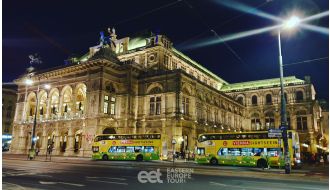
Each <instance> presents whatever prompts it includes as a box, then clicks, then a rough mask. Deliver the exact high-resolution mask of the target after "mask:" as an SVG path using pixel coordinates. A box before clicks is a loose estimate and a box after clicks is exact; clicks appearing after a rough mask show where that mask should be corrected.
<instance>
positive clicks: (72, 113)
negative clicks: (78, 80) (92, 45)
mask: <svg viewBox="0 0 330 190" xmlns="http://www.w3.org/2000/svg"><path fill="white" fill-rule="evenodd" d="M74 91H75V90H74ZM76 101H77V97H76V93H75V92H74V93H72V109H71V113H70V115H71V116H76V112H77V109H76V106H77V105H76Z"/></svg>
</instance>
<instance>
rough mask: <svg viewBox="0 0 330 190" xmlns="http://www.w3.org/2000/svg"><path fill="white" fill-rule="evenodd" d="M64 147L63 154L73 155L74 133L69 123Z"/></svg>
mask: <svg viewBox="0 0 330 190" xmlns="http://www.w3.org/2000/svg"><path fill="white" fill-rule="evenodd" d="M66 143H67V145H66V149H65V153H64V156H73V155H74V134H73V131H72V127H71V125H70V126H69V131H68V136H67V141H66Z"/></svg>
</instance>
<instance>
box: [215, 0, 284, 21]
mask: <svg viewBox="0 0 330 190" xmlns="http://www.w3.org/2000/svg"><path fill="white" fill-rule="evenodd" d="M215 2H216V3H218V4H221V5H224V6H226V7H228V8H231V9H235V10H238V11H242V12H245V13H249V14H252V15H256V16H260V17H263V18H268V19H270V20H274V21H278V22H281V21H282V20H281V19H280V18H278V17H276V16H274V15H271V14H268V13H265V12H263V11H260V10H258V9H256V8H254V7H250V6H248V5H245V4H243V3H239V2H236V1H231V0H216V1H215Z"/></svg>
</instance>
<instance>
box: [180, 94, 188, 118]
mask: <svg viewBox="0 0 330 190" xmlns="http://www.w3.org/2000/svg"><path fill="white" fill-rule="evenodd" d="M182 114H183V115H189V98H186V97H183V99H182Z"/></svg>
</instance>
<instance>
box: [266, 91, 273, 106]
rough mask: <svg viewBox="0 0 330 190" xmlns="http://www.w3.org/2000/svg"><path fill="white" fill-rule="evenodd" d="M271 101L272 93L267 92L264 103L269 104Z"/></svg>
mask: <svg viewBox="0 0 330 190" xmlns="http://www.w3.org/2000/svg"><path fill="white" fill-rule="evenodd" d="M272 103H273V101H272V95H271V94H267V95H266V104H268V105H271V104H272Z"/></svg>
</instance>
